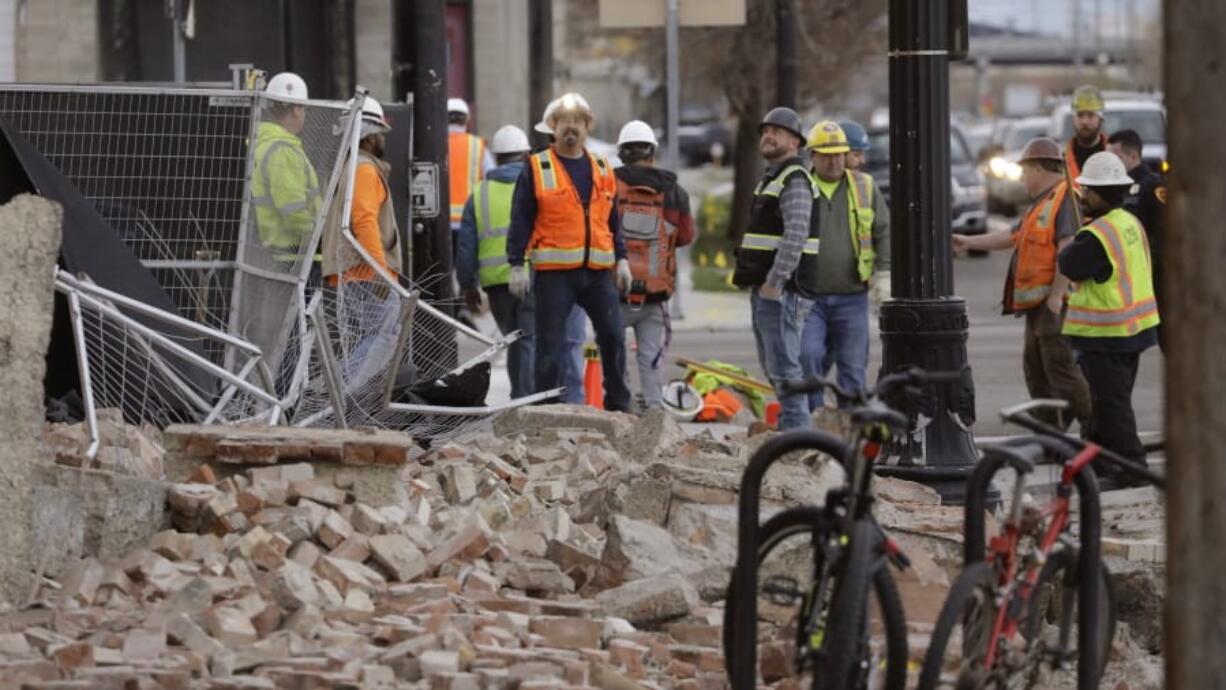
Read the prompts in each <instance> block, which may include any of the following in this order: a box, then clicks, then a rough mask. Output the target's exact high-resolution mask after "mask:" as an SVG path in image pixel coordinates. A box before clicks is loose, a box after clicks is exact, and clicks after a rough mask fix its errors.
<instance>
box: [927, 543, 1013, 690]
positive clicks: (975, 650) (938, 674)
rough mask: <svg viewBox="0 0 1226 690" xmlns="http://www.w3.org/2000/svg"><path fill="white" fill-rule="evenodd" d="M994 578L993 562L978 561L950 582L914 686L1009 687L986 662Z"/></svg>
mask: <svg viewBox="0 0 1226 690" xmlns="http://www.w3.org/2000/svg"><path fill="white" fill-rule="evenodd" d="M995 578H996V571H995V570H994V569H993V568H992V566H991V565H989V564H987V563H984V562H982V561H981V562H979V563H974V564H971V566H970V567H968V568H967V569H966V570H963V571H962V574H961V575H959V576H958V579H957V580H955V581H954V586H953V587H951V588H950V590H949V596H948V597H946V599H945V604H944V605H943V606H942V607H941V615H940V616H938V617H937V624H936V627H935V628H933V631H932V639H931V640H930V641H929V644H928V651H927V652H926V653H925V654H924V665H923V667H922V668H921V669H920V677H919V685H918V686H917V687H918V690H937V688H943V689H947V690H977V689H979V688H1007V687H1010V686H1009V685H1007V684H1006V682H1005V681H1007V680H1008V679H1007V678H1004V679H1002V678H999V677H998V672H996V671H994V669H989V668H986V666H985V660H986V658H987V651H988V641H989V639H990V638H991V634H992V626H993V624H994V622H995V620H996V611H997V609H996V595H995V589H996V588H995V583H994V581H995Z"/></svg>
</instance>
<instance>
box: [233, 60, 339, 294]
mask: <svg viewBox="0 0 1226 690" xmlns="http://www.w3.org/2000/svg"><path fill="white" fill-rule="evenodd" d="M264 93H265V95H267V96H268V100H267V101H266V103H265V106H264V113H265V114H266V115H267V119H266V120H264V121H263V122H260V124H259V127H258V128H257V129H256V137H255V150H254V152H253V155H252V158H253V160H254V167H253V168H252V171H251V204H252V206H254V207H255V220H256V228H257V234H258V236H259V239H260V244H261V245H262V246H263V247H264V248H265V249H267V250H268V253H269V255H270V256H271V258H272V260H273V262H274V263H273V265H272V266H270V267H275V268H279V269H281V270H286V271H288V270H292V269H293V267H294V266H295V265H296V264H297V263H298V260H299V259H301V258H303V256H304V255H306V254H307V253H309V252H311V251H312V250H313V249H314V248H313V247H305V246H303V245H304V243H306V242H307V241H308V240H310V238H311V233H312V232H313V231H314V230H315V221H316V220H317V219H318V218H319V211H320V206H321V204H322V202H323V198H322V195H321V194H320V189H319V177H318V175H317V174H316V172H315V166H314V165H312V164H311V160H310V158H308V157H307V154H306V150H305V149H304V148H303V147H302V140H301V139H300V138H298V134H299V133H301V132H302V128H303V127H304V126H305V125H306V102H307V98H308V95H307V85H306V82H305V81H303V80H302V77H300V76H298V75H297V74H294V73H293V72H282V73H280V74H278V75H276V76H274V77H273V78H272V79H270V80H269V81H268V86H267V88H265V90H264ZM315 261H318V259H315ZM312 273H313V276H312V278H313V279H312V280H311V282H312V283H318V281H319V268H318V266H315V267H314V269H313V271H312Z"/></svg>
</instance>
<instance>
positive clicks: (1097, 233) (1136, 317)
mask: <svg viewBox="0 0 1226 690" xmlns="http://www.w3.org/2000/svg"><path fill="white" fill-rule="evenodd" d="M1078 232H1079V233H1082V232H1088V233H1091V234H1093V235H1094V237H1095V238H1097V239H1098V241H1099V242H1100V243H1102V246H1103V249H1104V250H1106V252H1107V258H1108V259H1109V260H1110V261H1111V278H1110V279H1109V280H1107V282H1105V283H1099V282H1096V281H1094V280H1086V281H1082V282H1081V283H1079V284H1078V285H1077V287H1076V289H1075V290H1074V291H1073V293H1072V295H1071V296H1070V297H1069V301H1068V314H1067V315H1066V316H1065V317H1064V327H1063V329H1062V332H1063V333H1064V334H1065V335H1072V336H1079V337H1083V338H1126V337H1128V336H1131V335H1136V334H1137V333H1140V332H1141V331H1144V330H1146V329H1148V328H1153V327H1154V326H1157V325H1158V321H1159V319H1158V304H1157V302H1155V301H1154V279H1153V269H1152V266H1151V265H1150V258H1149V241H1148V239H1147V238H1146V236H1145V229H1144V228H1143V227H1142V226H1141V222H1140V221H1138V220H1137V219H1136V217H1135V216H1133V215H1132V214H1131V213H1129V212H1127V211H1125V210H1123V209H1120V208H1117V209H1114V210H1112V211H1111V212H1109V213H1107V214H1106V215H1104V216H1102V217H1101V218H1098V219H1096V220H1095V221H1094V222H1092V223H1090V224H1089V225H1087V226H1085V227H1084V228H1081V230H1079V231H1078Z"/></svg>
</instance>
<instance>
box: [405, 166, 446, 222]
mask: <svg viewBox="0 0 1226 690" xmlns="http://www.w3.org/2000/svg"><path fill="white" fill-rule="evenodd" d="M409 199H410V204H412V206H413V215H414V216H415V217H418V218H437V217H438V209H439V203H438V164H437V163H430V162H417V161H414V163H413V180H412V182H410V183H409Z"/></svg>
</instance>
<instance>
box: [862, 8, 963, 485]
mask: <svg viewBox="0 0 1226 690" xmlns="http://www.w3.org/2000/svg"><path fill="white" fill-rule="evenodd" d="M958 4H959V3H958V2H957V0H952V2H951V0H889V12H890V14H889V21H890V27H889V51H890V52H889V58H890V187H891V190H892V191H891V199H890V228H891V232H890V250H891V260H892V268H893V271H892V286H891V287H892V292H893V295H894V299H892V300H889V301H887V302H886V303H885V304H883V305H882V307H881V322H880V323H881V340H882V349H883V351H882V364H881V370H882V371H881V373H882V374H886V373H890V372H894V371H898V370H900V369H904V368H906V367H909V366H919V367H922V368H924V369H928V370H938V371H952V370H960V371H962V372H963V376H962V381H961V383H959V384H948V385H941V386H934V387H932V388H931V389H929V390H928V391H927V392H926V393H925V394H924V395H923V396H922V398H920V399H918V400H913V399H907V398H905V397H899V398H897V399H895V400H891V403H893V404H894V405H896V406H897V407H898V408H899V409H903V410H906V411H907V415H908V417H909V418H910V419H911V433H910V434H908V436H907V438H906V439H905V440H904V441H902V442H900V443H899V444H898V445H897V446H896V447H895V448H894V449H893V456H894V457H893V458H892V459H891V460H892V462H896V463H897V464H896V465H894V466H887V467H883V468H882V469H883V470H884V472H883V474H893V475H895V476H901V477H904V478H907V479H912V480H916V481H923V482H925V483H927V484H929V485H931V486H933V487H934V488H936V489H937V490H938V491H940V492H941V495H942V496H943V497H945V498H947V499H949V500H952V501H961V500H962V499H963V495H964V492H965V484H966V477H967V475H968V473H969V471H970V469H971V468H972V467H973V466H974V463H975V461H976V456H977V453H976V450H975V443H974V439H973V438H972V436H971V433H970V431H969V427H970V425H971V424H972V423H973V422H974V420H975V390H974V384H973V382H972V379H971V370H970V366H969V365H968V363H967V355H966V339H967V318H966V303H965V302H964V301H963V300H962V299H961V298H960V297H956V296H954V294H953V292H954V290H953V288H954V284H953V257H952V255H951V253H950V241H949V232H950V230H949V227H950V215H949V214H950V204H949V202H950V180H949V174H950V173H949V57H950V49H951V47H955V48H956V47H957V45H956V44H957V43H958V39H961V36H960V34H959V32H958V31H957V27H958V26H960V25H961V24H962V23H963V22H958V21H953V20H951V16H952V15H951V9H952V8H953V7H955V6H957V5H958Z"/></svg>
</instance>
